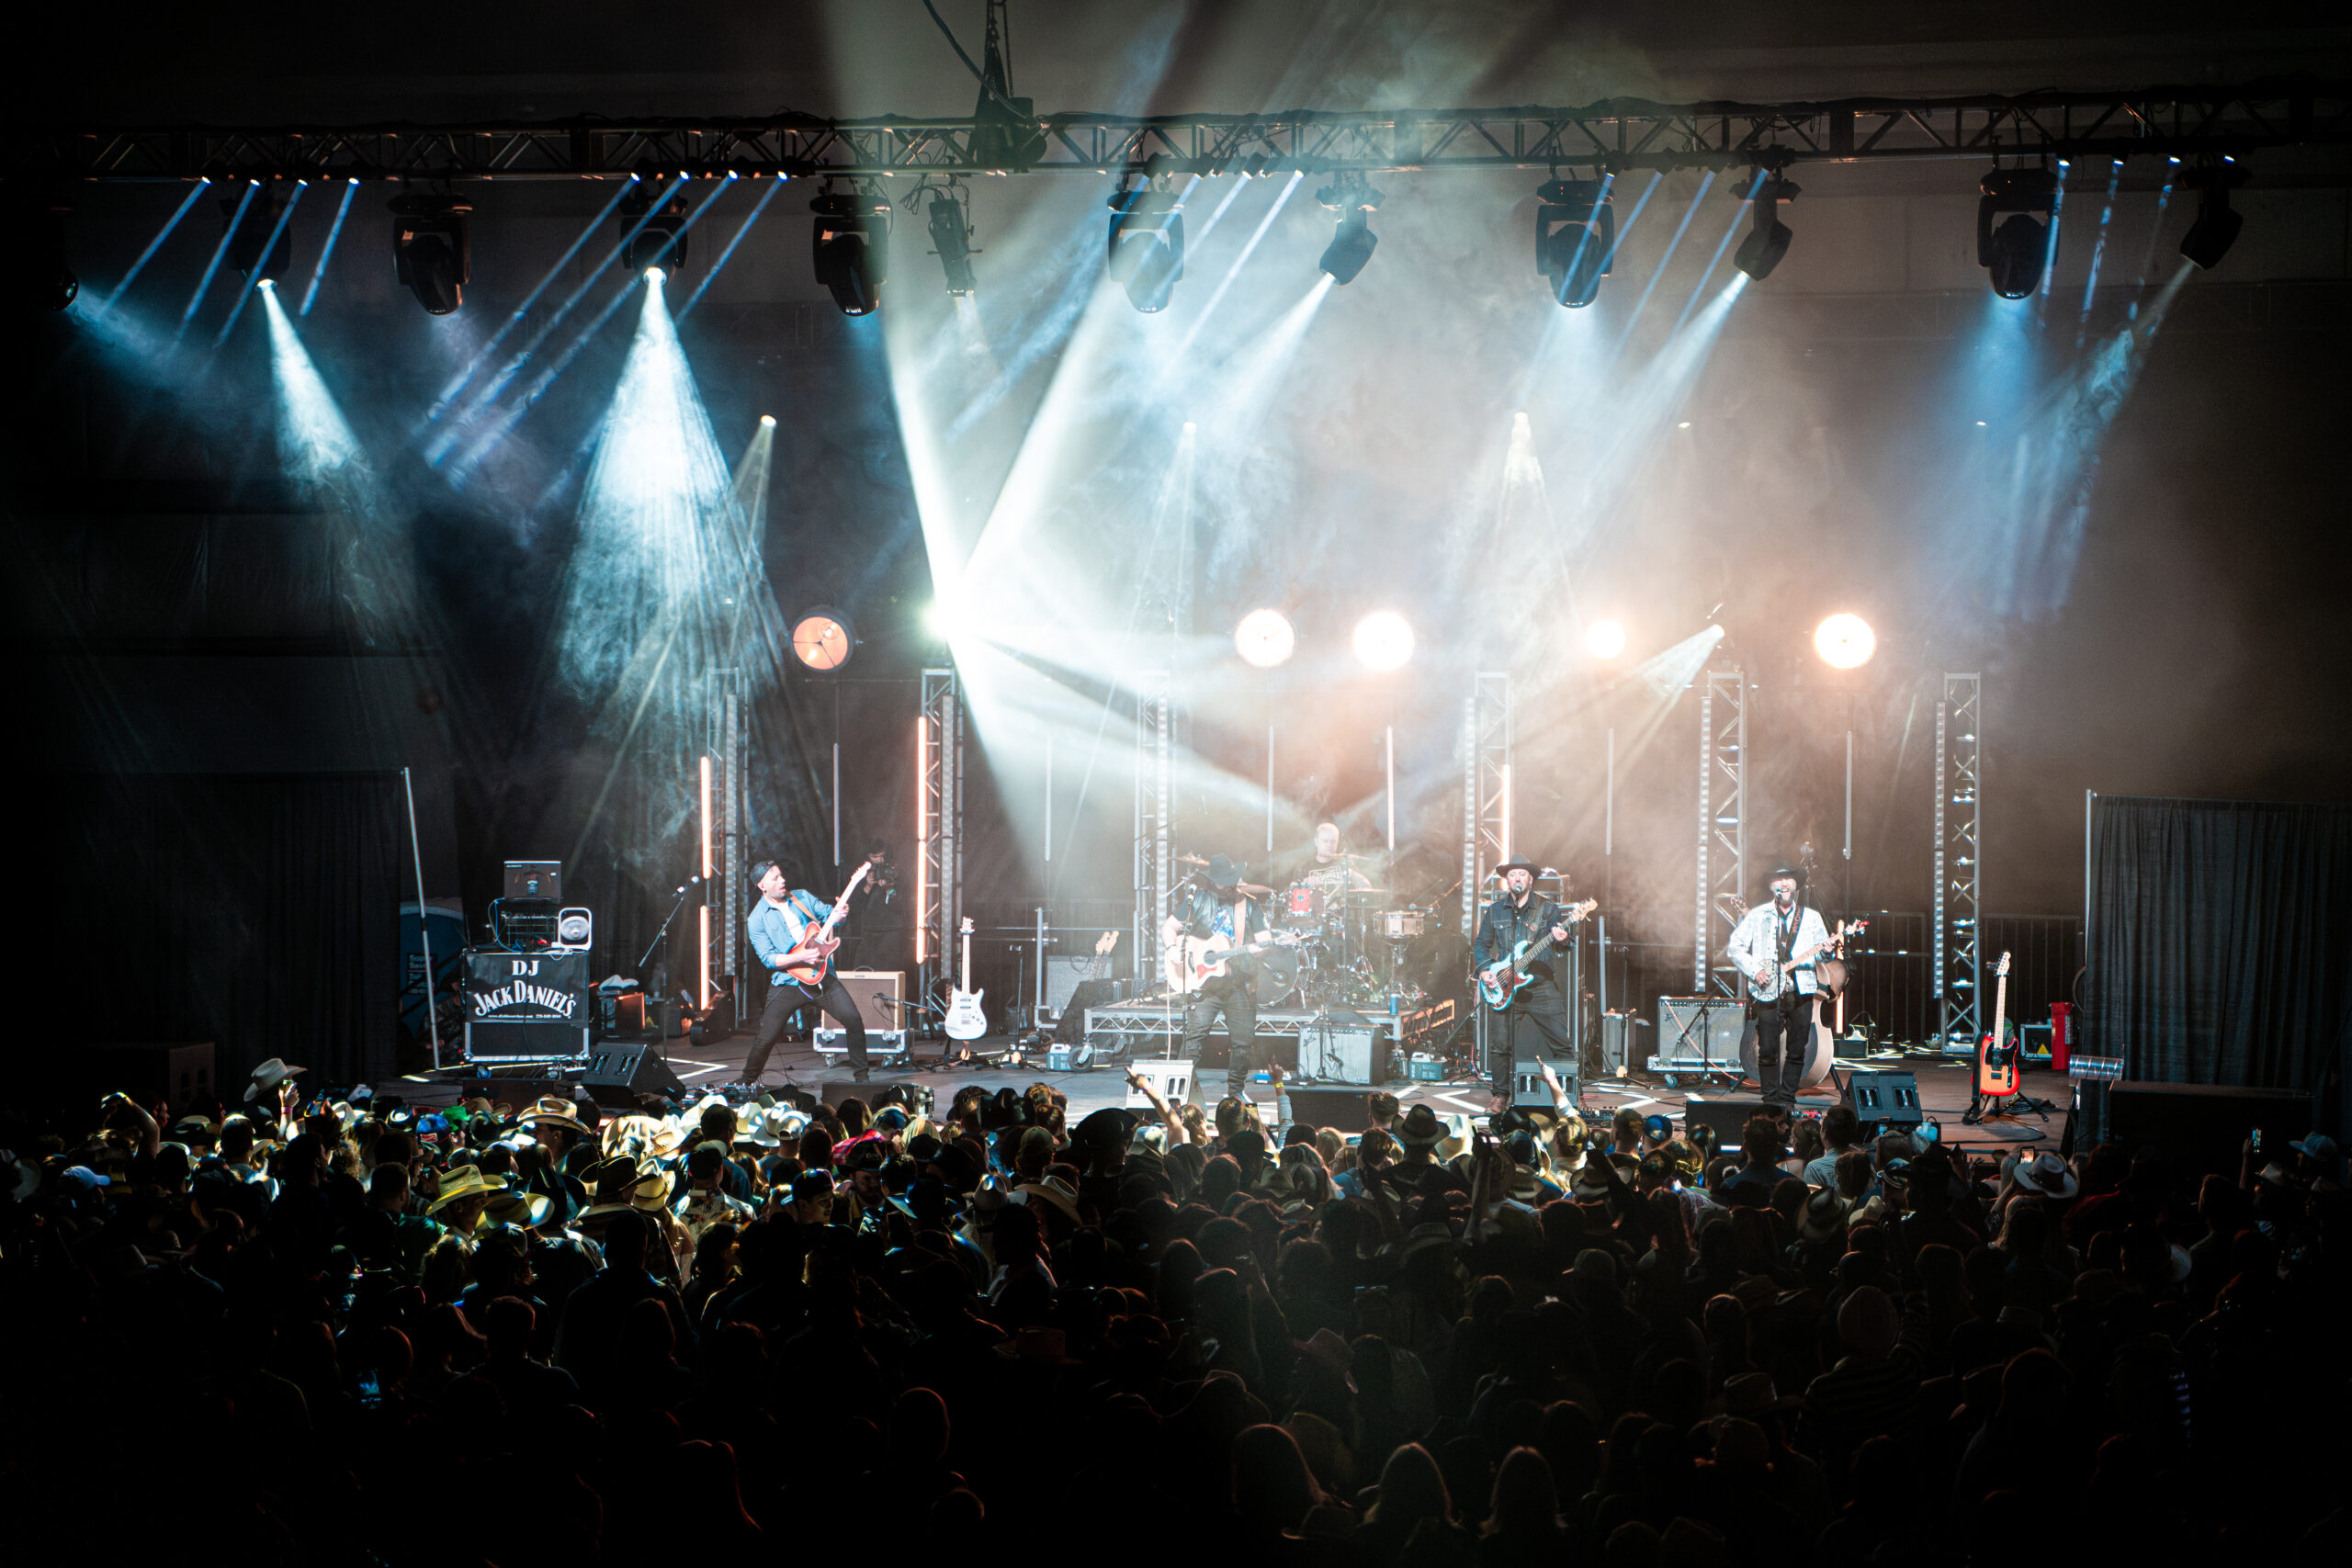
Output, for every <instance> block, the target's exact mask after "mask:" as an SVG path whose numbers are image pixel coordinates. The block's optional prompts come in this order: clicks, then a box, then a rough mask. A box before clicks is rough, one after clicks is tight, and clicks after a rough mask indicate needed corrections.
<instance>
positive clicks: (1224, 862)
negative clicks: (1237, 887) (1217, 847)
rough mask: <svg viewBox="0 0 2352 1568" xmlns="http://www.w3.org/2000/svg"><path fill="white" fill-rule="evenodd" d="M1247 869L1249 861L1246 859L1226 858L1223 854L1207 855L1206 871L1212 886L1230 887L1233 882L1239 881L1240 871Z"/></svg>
mask: <svg viewBox="0 0 2352 1568" xmlns="http://www.w3.org/2000/svg"><path fill="white" fill-rule="evenodd" d="M1249 869H1250V863H1249V862H1248V861H1238V860H1228V859H1227V857H1225V856H1224V855H1211V856H1210V857H1209V871H1208V877H1209V886H1212V887H1230V886H1233V885H1234V884H1236V883H1238V882H1239V881H1240V880H1241V875H1242V873H1244V872H1246V871H1248V870H1249Z"/></svg>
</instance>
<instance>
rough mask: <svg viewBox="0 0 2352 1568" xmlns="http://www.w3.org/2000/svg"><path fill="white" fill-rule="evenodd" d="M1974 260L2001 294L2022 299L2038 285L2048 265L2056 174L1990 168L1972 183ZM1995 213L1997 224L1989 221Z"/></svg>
mask: <svg viewBox="0 0 2352 1568" xmlns="http://www.w3.org/2000/svg"><path fill="white" fill-rule="evenodd" d="M1978 188H1979V189H1980V190H1982V191H1983V192H1984V193H1985V194H1984V196H1983V197H1982V198H1981V199H1979V200H1978V202H1977V203H1976V265H1979V266H1981V267H1983V268H1984V269H1985V272H1986V273H1987V274H1988V275H1989V276H1990V278H1991V281H1992V284H1993V292H1994V293H1996V294H1997V295H1999V296H2000V297H2001V298H2002V299H2027V298H2029V297H2030V296H2031V294H2032V293H2033V291H2034V290H2035V289H2037V288H2041V274H2042V269H2043V268H2045V267H2046V266H2048V265H2050V249H2051V242H2050V225H2051V222H2052V218H2053V216H2054V214H2055V213H2056V211H2057V207H2058V176H2057V175H2056V174H2055V173H2054V172H2052V170H2049V169H1996V170H1994V171H1993V172H1992V173H1991V174H1989V175H1985V179H1984V182H1983V183H1982V184H1981V185H1980V186H1978ZM2003 213H2007V214H2008V216H2007V218H2001V221H2000V223H1999V225H1998V226H1997V227H1996V225H1995V223H1994V221H1993V220H1995V219H1996V218H2000V217H2001V214H2003Z"/></svg>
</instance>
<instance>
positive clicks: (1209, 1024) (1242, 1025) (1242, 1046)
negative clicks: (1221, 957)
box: [1184, 960, 1273, 1095]
mask: <svg viewBox="0 0 2352 1568" xmlns="http://www.w3.org/2000/svg"><path fill="white" fill-rule="evenodd" d="M1242 962H1246V960H1243V961H1238V962H1235V963H1234V964H1233V967H1234V968H1236V969H1238V968H1239V967H1240V964H1241V963H1242ZM1257 985H1258V976H1256V974H1254V973H1251V974H1246V975H1243V974H1227V975H1226V976H1224V977H1222V978H1220V979H1216V980H1211V981H1209V982H1207V983H1206V984H1205V985H1204V986H1203V987H1201V988H1200V989H1199V990H1197V991H1195V992H1193V999H1192V1000H1191V1001H1189V1002H1187V1003H1186V1004H1184V1055H1187V1056H1190V1057H1192V1058H1193V1060H1195V1061H1198V1060H1199V1059H1200V1055H1201V1047H1202V1046H1203V1045H1204V1044H1206V1043H1208V1038H1209V1031H1210V1030H1211V1029H1213V1028H1215V1027H1216V1021H1217V1017H1218V1015H1219V1014H1220V1013H1221V1014H1223V1015H1224V1018H1225V1032H1226V1034H1227V1036H1228V1037H1229V1038H1230V1039H1231V1040H1232V1042H1233V1053H1232V1055H1231V1056H1229V1057H1228V1058H1227V1062H1226V1067H1225V1089H1226V1092H1227V1094H1232V1095H1238V1094H1240V1093H1241V1091H1242V1088H1243V1086H1244V1085H1246V1084H1248V1083H1249V1081H1250V1073H1251V1071H1252V1070H1254V1069H1255V1068H1256V1067H1258V1066H1264V1065H1265V1063H1270V1062H1272V1060H1273V1051H1272V1045H1271V1043H1270V1044H1269V1046H1268V1049H1267V1052H1266V1056H1265V1062H1261V1061H1260V1060H1259V1058H1258V1055H1257V1043H1258V990H1257Z"/></svg>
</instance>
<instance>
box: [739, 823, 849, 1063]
mask: <svg viewBox="0 0 2352 1568" xmlns="http://www.w3.org/2000/svg"><path fill="white" fill-rule="evenodd" d="M752 876H753V877H754V878H755V879H756V880H757V882H758V884H759V889H760V901H759V902H758V903H757V904H755V905H753V906H752V918H751V919H750V920H749V921H748V922H747V923H748V925H749V927H750V935H751V939H752V952H753V953H756V954H757V955H758V956H759V960H760V962H761V963H762V964H764V965H766V967H767V971H768V995H767V1000H766V1002H765V1003H763V1005H762V1006H761V1008H760V1032H759V1035H758V1037H757V1038H756V1039H754V1040H753V1041H752V1050H751V1054H750V1055H747V1056H745V1057H744V1058H743V1080H742V1081H743V1082H745V1083H747V1084H755V1083H757V1082H759V1081H760V1074H761V1072H762V1071H763V1070H764V1069H765V1068H766V1066H767V1065H768V1053H769V1052H771V1051H773V1050H775V1043H776V1041H777V1039H778V1038H779V1037H781V1036H782V1035H783V1033H784V1026H785V1024H786V1022H787V1021H790V1019H791V1017H792V1015H793V1014H794V1013H796V1012H798V1011H799V1010H801V1009H802V1008H804V1007H807V1006H808V1005H809V1003H811V1002H815V1003H817V1004H818V1005H820V1006H821V1007H822V1008H823V1009H824V1010H826V1011H827V1012H829V1013H831V1014H832V1015H833V1016H834V1017H835V1018H837V1019H839V1020H840V1021H841V1025H842V1033H843V1034H844V1035H845V1036H846V1043H847V1045H848V1048H849V1051H848V1054H849V1065H850V1077H853V1078H854V1079H855V1080H856V1081H857V1082H859V1083H864V1082H865V1079H866V1074H867V1068H866V1059H865V1020H864V1019H862V1018H860V1017H859V1016H858V1013H857V1001H856V999H855V998H853V997H852V996H851V995H850V994H849V987H846V986H844V985H842V979H841V975H840V973H839V972H838V971H837V970H835V969H834V968H833V967H832V965H831V964H824V972H825V977H824V978H823V980H821V981H820V982H819V983H818V984H816V985H814V986H810V985H807V984H805V983H803V982H801V981H799V980H796V979H794V978H793V977H792V976H790V975H788V974H786V972H785V971H786V967H787V966H791V965H798V964H811V963H820V962H821V960H820V958H819V956H818V954H817V953H814V952H812V951H811V950H810V949H809V948H808V947H807V946H806V945H804V944H805V943H807V942H809V940H810V939H811V938H813V937H814V936H815V935H816V934H817V929H818V928H819V927H820V926H821V925H823V924H824V923H825V917H826V916H827V915H829V914H831V912H832V906H831V905H829V904H827V903H826V902H825V901H824V900H823V899H821V898H819V897H817V896H816V895H815V894H813V893H810V892H808V891H806V890H805V889H804V890H802V891H799V892H795V891H793V888H792V885H791V884H790V883H789V882H788V881H787V880H786V877H785V874H784V867H782V866H780V865H778V864H777V863H775V862H774V861H772V860H763V861H762V862H760V863H758V864H757V865H754V866H753V867H752Z"/></svg>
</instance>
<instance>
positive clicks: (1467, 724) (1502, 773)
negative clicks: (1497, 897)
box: [1462, 670, 1511, 937]
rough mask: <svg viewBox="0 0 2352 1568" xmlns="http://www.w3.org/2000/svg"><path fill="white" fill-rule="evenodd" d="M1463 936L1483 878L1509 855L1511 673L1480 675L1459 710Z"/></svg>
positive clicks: (1470, 929)
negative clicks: (1460, 719)
mask: <svg viewBox="0 0 2352 1568" xmlns="http://www.w3.org/2000/svg"><path fill="white" fill-rule="evenodd" d="M1462 725H1463V732H1462V759H1463V766H1462V934H1463V935H1464V936H1465V937H1467V936H1472V935H1475V934H1476V931H1477V928H1478V899H1479V897H1480V896H1481V895H1482V894H1483V893H1484V892H1485V891H1486V886H1487V873H1488V872H1489V871H1491V870H1493V869H1494V868H1495V867H1496V866H1498V865H1499V864H1501V863H1503V861H1505V860H1506V859H1508V858H1509V857H1510V849H1511V844H1510V741H1511V693H1510V671H1506V670H1481V671H1478V672H1477V673H1476V675H1474V676H1473V677H1472V678H1471V685H1470V695H1469V696H1468V697H1466V698H1464V701H1463V705H1462Z"/></svg>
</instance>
